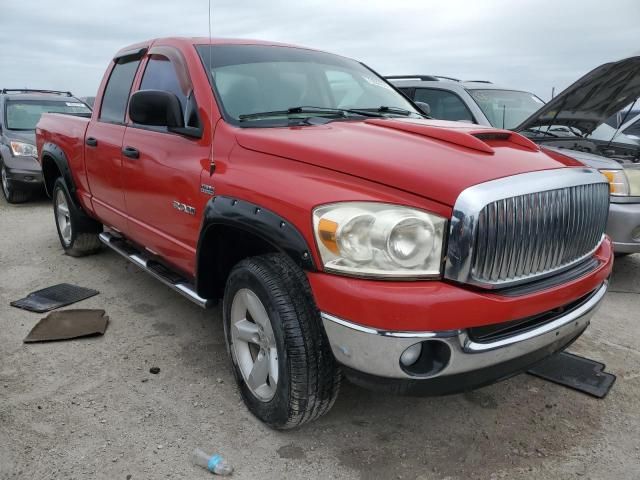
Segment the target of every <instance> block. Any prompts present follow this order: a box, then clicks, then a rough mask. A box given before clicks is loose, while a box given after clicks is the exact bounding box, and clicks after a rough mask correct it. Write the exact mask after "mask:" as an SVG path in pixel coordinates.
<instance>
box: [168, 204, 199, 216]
mask: <svg viewBox="0 0 640 480" xmlns="http://www.w3.org/2000/svg"><path fill="white" fill-rule="evenodd" d="M173 208H175V209H176V210H178V211H179V212H184V213H186V214H188V215H195V214H196V209H195V208H194V207H192V206H190V205H186V204H184V203H180V202H178V201H176V200H174V201H173Z"/></svg>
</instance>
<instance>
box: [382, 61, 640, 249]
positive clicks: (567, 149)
mask: <svg viewBox="0 0 640 480" xmlns="http://www.w3.org/2000/svg"><path fill="white" fill-rule="evenodd" d="M387 79H389V80H390V81H391V82H392V83H393V84H394V85H396V86H397V87H398V88H399V89H400V90H401V91H402V92H403V93H405V94H406V95H407V96H409V98H411V99H413V100H414V101H419V102H426V103H428V104H429V106H430V111H431V116H433V117H434V118H439V119H443V120H454V121H459V122H468V123H477V124H479V125H485V126H492V127H495V128H504V129H508V130H512V131H515V132H519V133H521V134H522V135H525V136H526V137H527V138H529V139H530V140H532V141H534V142H536V143H537V144H539V145H541V146H544V147H545V148H548V149H554V150H555V151H558V152H561V153H563V154H565V155H568V156H570V157H572V158H574V159H576V160H579V161H580V162H582V163H584V164H585V165H587V166H590V167H593V168H597V169H599V170H600V171H601V172H602V173H603V174H604V175H605V176H606V177H607V179H608V180H609V182H610V188H611V208H610V214H609V221H608V224H607V233H608V234H609V236H610V237H611V238H612V240H613V245H614V249H615V251H616V253H619V254H627V253H637V252H640V175H639V174H640V170H638V168H637V167H636V166H634V165H635V164H636V163H637V162H638V160H639V159H640V141H638V140H637V139H635V138H633V137H630V136H626V135H624V134H618V135H616V136H615V138H614V134H615V133H616V130H615V129H614V128H612V127H610V126H609V125H607V124H605V123H604V122H605V120H606V119H607V118H609V117H611V115H613V114H614V113H615V112H618V111H619V110H621V109H622V108H623V107H625V106H627V105H629V104H631V103H632V102H633V101H634V100H635V99H636V98H638V96H640V57H631V58H628V59H625V60H621V61H619V62H615V63H608V64H605V65H602V66H600V67H598V68H596V69H595V70H593V71H591V72H589V73H588V74H586V75H585V76H584V77H582V78H580V79H579V80H578V81H576V82H575V83H574V84H573V85H571V86H570V87H568V88H567V89H566V90H565V91H564V92H562V93H560V94H559V95H557V96H556V97H555V98H553V99H552V100H551V101H550V102H549V103H547V104H545V103H544V102H543V101H542V100H541V99H540V98H538V97H537V96H536V95H534V94H533V93H530V92H526V91H521V90H517V89H511V88H505V87H501V86H498V85H494V84H492V83H491V82H488V81H471V82H465V81H459V80H456V79H452V78H450V77H440V76H433V75H397V76H389V77H387Z"/></svg>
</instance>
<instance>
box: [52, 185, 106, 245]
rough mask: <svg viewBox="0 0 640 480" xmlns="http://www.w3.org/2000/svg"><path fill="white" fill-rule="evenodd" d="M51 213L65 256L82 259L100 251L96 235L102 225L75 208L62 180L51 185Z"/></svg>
mask: <svg viewBox="0 0 640 480" xmlns="http://www.w3.org/2000/svg"><path fill="white" fill-rule="evenodd" d="M53 213H54V217H55V219H56V229H57V230H58V238H59V239H60V244H61V245H62V248H63V249H64V251H65V253H66V254H67V255H70V256H72V257H84V256H86V255H91V254H93V253H96V252H98V251H99V250H100V248H101V243H100V240H99V239H98V234H99V233H100V232H101V231H102V225H101V224H99V223H98V222H96V221H95V220H93V219H92V218H89V217H88V216H87V215H86V214H85V213H84V212H83V211H82V210H80V209H79V208H78V207H76V206H75V203H74V202H73V201H72V200H71V195H70V194H69V190H68V189H67V185H66V184H65V183H64V180H63V179H62V178H58V179H57V180H56V181H55V183H54V185H53Z"/></svg>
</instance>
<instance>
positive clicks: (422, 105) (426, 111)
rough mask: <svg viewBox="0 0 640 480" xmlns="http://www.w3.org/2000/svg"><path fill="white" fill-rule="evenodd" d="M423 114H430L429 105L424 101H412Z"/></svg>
mask: <svg viewBox="0 0 640 480" xmlns="http://www.w3.org/2000/svg"><path fill="white" fill-rule="evenodd" d="M413 103H415V104H416V105H417V107H418V108H419V109H420V110H421V111H422V113H424V114H425V115H431V107H430V106H429V104H428V103H425V102H413Z"/></svg>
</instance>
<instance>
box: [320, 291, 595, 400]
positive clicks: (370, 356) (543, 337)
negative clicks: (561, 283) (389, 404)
mask: <svg viewBox="0 0 640 480" xmlns="http://www.w3.org/2000/svg"><path fill="white" fill-rule="evenodd" d="M606 291H607V282H604V283H602V284H601V285H599V286H598V288H597V289H595V290H594V291H593V292H592V293H591V294H589V295H588V296H587V298H586V299H585V300H584V301H583V302H582V303H580V304H579V305H578V306H576V307H575V308H573V309H571V310H568V311H567V312H565V313H563V314H562V315H560V316H558V317H556V318H554V319H553V320H551V321H549V322H546V323H542V324H540V325H538V326H536V327H534V328H531V329H528V330H523V331H522V332H519V333H515V334H513V335H511V336H508V337H500V338H499V339H497V340H494V341H487V342H479V341H473V340H472V339H471V337H470V335H469V334H468V330H466V329H462V330H450V331H427V332H416V331H388V330H379V329H375V328H371V327H364V326H362V325H358V324H354V323H351V322H348V321H346V320H343V319H340V318H337V317H335V316H333V315H330V314H327V313H322V320H323V323H324V328H325V331H326V333H327V336H328V338H329V342H330V343H331V347H332V350H333V353H334V356H335V358H336V359H337V360H338V362H340V363H341V364H342V365H344V366H345V367H347V368H346V369H345V370H346V373H347V376H348V377H350V378H351V379H352V380H354V381H355V383H359V384H362V385H364V386H367V387H370V388H376V387H383V388H384V389H386V390H392V391H394V392H396V393H409V394H413V393H417V394H438V395H439V394H447V393H455V392H459V391H464V390H469V389H472V388H477V387H479V386H482V385H486V384H489V383H493V382H495V381H497V380H500V379H503V378H506V377H509V376H511V375H514V374H516V373H519V372H521V371H523V370H526V369H527V368H528V367H530V366H531V365H533V364H535V363H536V362H538V361H540V360H542V359H543V358H545V357H548V356H549V355H552V354H553V353H555V352H557V351H560V350H562V349H564V348H566V346H568V345H569V344H570V343H572V342H573V341H574V340H575V339H576V338H577V337H579V336H580V334H581V333H582V332H583V331H584V330H585V328H586V327H587V326H588V324H589V321H590V319H591V317H592V316H593V314H594V313H595V311H596V310H597V308H598V307H599V306H600V303H601V301H602V298H603V297H604V294H605V293H606ZM420 342H424V343H423V345H425V346H426V347H425V348H423V351H424V352H431V351H433V352H435V351H438V352H440V353H439V354H438V355H439V356H441V357H442V352H443V351H444V350H448V354H447V355H445V356H444V357H443V358H445V361H444V362H440V363H438V362H435V365H436V368H437V371H434V373H429V372H427V373H415V372H410V371H408V370H407V368H405V367H403V366H402V365H401V362H400V356H401V355H402V353H403V352H404V351H405V350H406V349H407V348H408V347H410V346H412V345H415V344H416V343H420ZM434 342H435V343H434ZM436 343H437V344H438V345H437V348H435V349H434V348H431V347H432V346H435V344H436ZM445 347H446V348H445ZM443 348H444V349H443Z"/></svg>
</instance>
